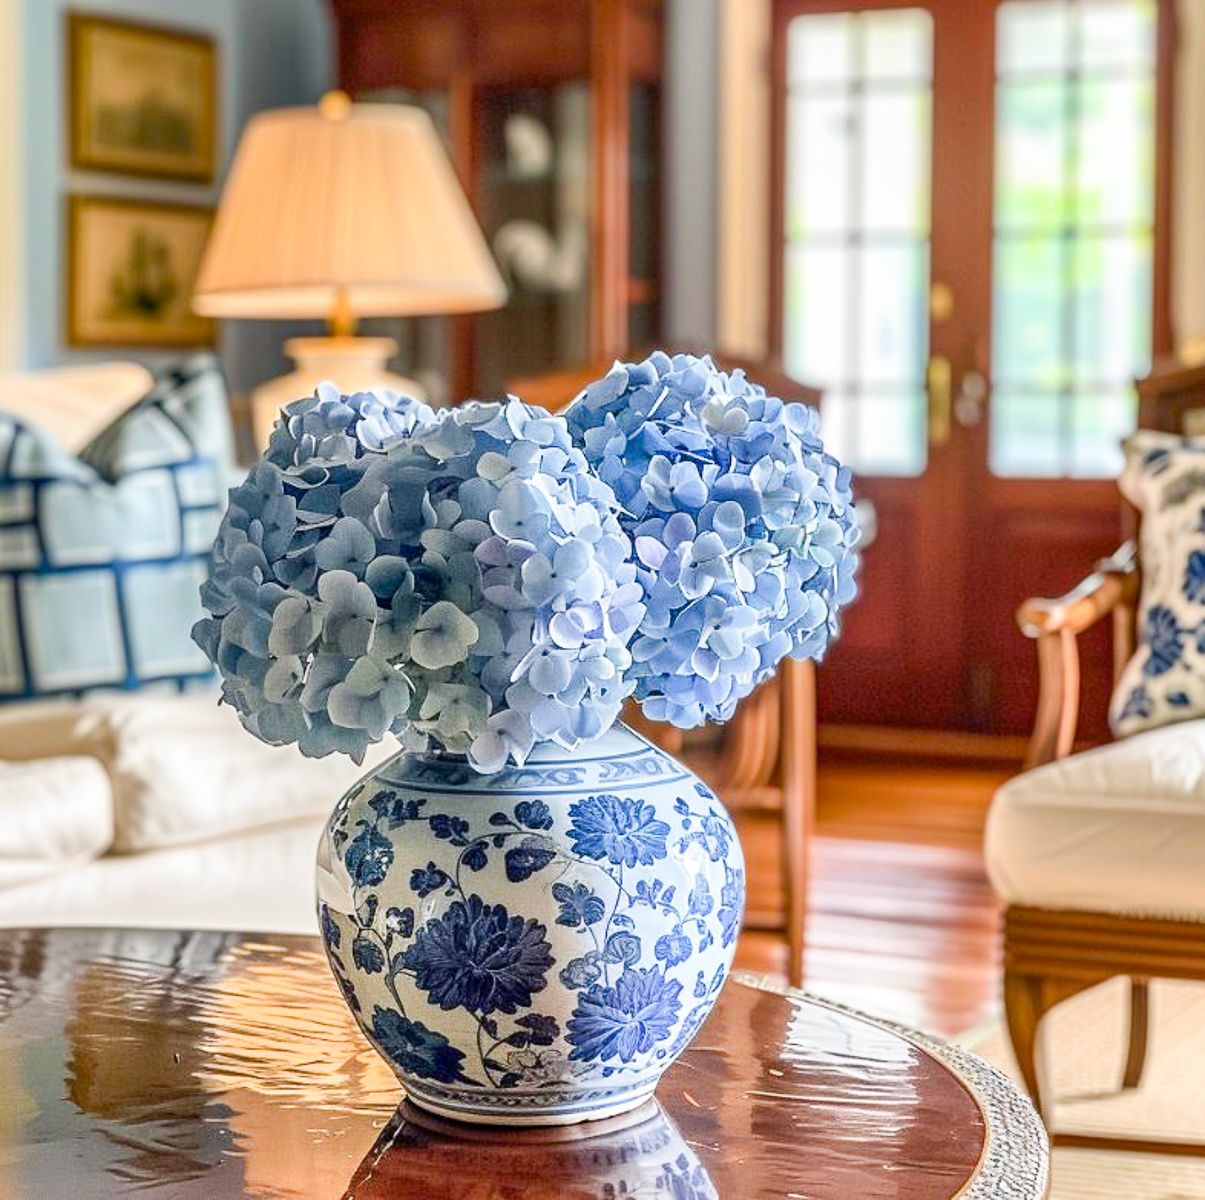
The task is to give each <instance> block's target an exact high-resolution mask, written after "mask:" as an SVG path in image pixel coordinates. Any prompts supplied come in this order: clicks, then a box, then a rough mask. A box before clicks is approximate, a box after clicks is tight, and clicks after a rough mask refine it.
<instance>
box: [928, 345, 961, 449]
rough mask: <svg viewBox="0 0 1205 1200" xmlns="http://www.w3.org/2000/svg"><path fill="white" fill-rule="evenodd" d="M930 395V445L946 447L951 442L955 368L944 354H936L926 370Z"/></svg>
mask: <svg viewBox="0 0 1205 1200" xmlns="http://www.w3.org/2000/svg"><path fill="white" fill-rule="evenodd" d="M925 387H926V389H927V390H928V393H929V414H928V416H929V421H928V424H929V445H931V446H944V445H945V444H946V442H948V441H949V440H950V411H951V407H952V404H953V394H954V368H953V367H952V366H951V365H950V360H949V359H948V358H946V356H945V355H944V354H934V355H933V357H932V358H930V359H929V366H928V368H927V369H926V370H925Z"/></svg>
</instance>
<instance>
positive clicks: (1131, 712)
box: [1121, 686, 1155, 721]
mask: <svg viewBox="0 0 1205 1200" xmlns="http://www.w3.org/2000/svg"><path fill="white" fill-rule="evenodd" d="M1154 711H1155V704H1154V701H1152V700H1151V697H1150V695H1149V693H1148V692H1147V690H1146V688H1144V687H1142V686H1139V687H1136V688H1133V689H1132V690H1131V692H1130V694H1129V695H1128V696H1127V697H1126V702H1125V707H1124V708H1122V710H1121V719H1122V720H1123V721H1124V720H1125V719H1126V717H1149V716H1150V715H1151V714H1152V713H1153V712H1154Z"/></svg>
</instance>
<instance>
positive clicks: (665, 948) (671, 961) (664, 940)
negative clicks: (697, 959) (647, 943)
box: [653, 925, 694, 967]
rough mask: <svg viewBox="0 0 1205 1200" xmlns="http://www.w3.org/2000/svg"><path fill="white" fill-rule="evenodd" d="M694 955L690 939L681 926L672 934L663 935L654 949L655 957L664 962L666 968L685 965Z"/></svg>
mask: <svg viewBox="0 0 1205 1200" xmlns="http://www.w3.org/2000/svg"><path fill="white" fill-rule="evenodd" d="M693 953H694V947H693V946H692V945H691V942H690V938H688V937H687V936H686V934H684V933H683V932H682V927H681V926H680V925H679V926H678V928H677V929H675V930H674V931H673V932H672V933H663V934H662V935H661V936H660V937H659V938H658V939H657V944H656V945H655V946H654V947H653V956H654V957H655V958H657V959H660V960H661V961H662V962H664V963H665V965H666V967H676V966H677V965H678V964H679V963H684V962H685V961H686V960H687V959H688V958H689V957H690V956H691V955H692V954H693Z"/></svg>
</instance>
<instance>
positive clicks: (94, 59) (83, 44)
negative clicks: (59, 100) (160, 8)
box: [69, 13, 217, 183]
mask: <svg viewBox="0 0 1205 1200" xmlns="http://www.w3.org/2000/svg"><path fill="white" fill-rule="evenodd" d="M69 22H70V23H69V41H70V46H71V71H70V79H71V96H70V110H71V164H72V166H75V167H83V168H85V169H86V170H93V171H119V172H122V173H126V174H133V175H156V176H159V177H161V178H165V179H190V180H196V181H198V182H202V183H208V182H209V181H210V180H211V179H212V178H213V169H214V166H213V158H214V144H215V140H216V124H217V113H216V100H215V94H216V88H215V76H216V73H217V51H216V49H215V47H214V43H213V40H212V39H211V38H207V37H203V36H201V35H200V34H191V33H178V32H175V31H173V30H170V29H160V28H158V27H156V26H153V25H134V24H129V23H127V22H124V21H111V20H109V19H107V18H101V17H92V16H84V15H82V14H80V13H73V14H72V15H71V17H70V18H69Z"/></svg>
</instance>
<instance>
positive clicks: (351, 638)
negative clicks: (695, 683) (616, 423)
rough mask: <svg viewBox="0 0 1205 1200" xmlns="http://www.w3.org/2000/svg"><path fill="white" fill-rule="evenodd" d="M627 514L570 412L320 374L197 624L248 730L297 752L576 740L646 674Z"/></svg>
mask: <svg viewBox="0 0 1205 1200" xmlns="http://www.w3.org/2000/svg"><path fill="white" fill-rule="evenodd" d="M617 508H618V504H617V501H616V498H615V496H614V493H613V492H612V490H611V489H610V487H608V486H607V485H606V484H605V483H603V482H602V481H601V480H600V479H598V478H597V476H596V475H595V474H594V473H593V472H592V471H591V470H590V469H589V467H588V465H587V463H586V459H585V456H584V455H583V453H582V452H581V451H580V450H579V449H577V448H576V447H575V446H574V445H573V442H572V440H571V438H570V436H569V432H568V428H567V426H566V424H565V421H564V419H563V418H561V417H552V416H549V415H548V413H546V412H545V411H544V410H542V409H537V408H530V407H528V406H527V405H525V404H522V403H521V402H520V401H518V400H516V399H514V398H513V397H512V398H509V399H508V400H506V401H504V402H500V403H477V402H474V403H470V404H466V405H464V406H462V407H460V408H456V409H444V410H441V411H439V412H438V413H437V412H435V411H433V410H432V409H430V408H429V407H427V406H426V405H425V404H420V403H418V402H416V401H414V400H410V399H406V398H403V397H400V396H397V395H395V394H393V393H388V392H374V393H359V394H356V395H352V396H346V395H341V394H340V393H339V392H338V390H337V389H335V388H333V387H332V386H331V385H329V384H323V385H321V386H320V387H319V388H318V390H317V392H316V393H315V394H314V396H312V397H309V398H307V399H305V400H300V401H298V402H296V403H294V404H291V405H289V406H288V407H286V408H285V410H284V411H283V412H282V414H281V419H280V421H279V423H278V424H277V426H276V429H275V430H274V432H273V434H272V437H271V441H270V443H269V446H268V450H267V452H266V453H265V455H264V457H263V460H262V461H261V462H259V463H258V464H257V465H256V466H255V468H254V469H253V470H252V471H251V473H250V475H249V476H248V477H247V480H246V481H245V482H244V483H243V484H242V485H241V486H240V487H238V488H235V489H234V490H233V491H232V492H231V495H230V503H229V507H228V510H227V513H226V516H225V519H224V521H223V523H222V527H221V530H220V532H219V534H218V538H217V541H216V543H215V546H214V552H213V558H212V563H211V569H210V575H209V578H208V580H207V581H206V583H205V585H204V587H203V589H202V600H203V602H204V605H205V608H206V609H207V610H208V612H209V614H210V615H209V617H207V618H205V619H203V620H202V621H200V622H199V623H198V624H197V625H196V627H195V628H194V631H193V636H194V638H195V640H196V641H197V642H198V644H199V645H200V646H201V647H202V648H203V649H204V650H205V652H206V653H207V654H208V655H209V657H210V658H211V659H212V660H213V661H214V662H215V663H216V664H217V665H218V668H219V670H220V672H221V674H222V678H223V696H224V699H225V700H226V701H227V702H228V703H230V704H232V705H233V706H234V707H235V708H236V709H237V710H238V712H239V714H240V717H241V719H242V721H243V723H244V725H246V727H247V728H248V729H250V730H251V732H253V733H255V734H256V735H257V736H258V737H260V738H262V739H263V740H264V741H267V742H271V743H273V744H278V745H279V744H285V743H290V742H295V743H297V744H298V745H299V746H300V748H301V750H302V753H304V754H307V755H314V756H318V755H325V754H329V753H332V752H342V753H346V754H349V755H351V756H352V757H353V758H355V759H357V761H359V760H361V759H362V758H363V755H364V753H365V750H366V749H367V747H368V745H369V744H370V743H373V742H377V741H379V740H381V739H382V738H383V737H385V735H386V734H389V733H392V734H394V735H396V736H398V737H399V738H402V739H403V741H404V743H405V744H407V745H410V746H412V747H415V748H419V747H422V746H425V745H428V744H434V745H436V746H438V747H441V748H443V749H444V750H447V751H449V752H453V753H461V754H466V755H467V756H468V758H469V761H470V762H471V763H472V765H473V766H474V767H476V768H477V769H478V770H480V771H482V772H487V773H488V772H493V771H497V770H499V769H500V768H501V767H502V766H503V765H504V764H505V763H506V762H507V761H508V760H511V761H514V762H517V763H521V762H523V760H524V758H525V757H526V755H527V754H528V753H529V752H530V750H531V748H532V746H533V744H534V743H535V742H537V741H554V742H557V743H558V744H560V745H562V746H564V747H566V748H567V749H574V748H576V746H577V745H578V744H579V743H580V742H582V741H583V740H586V739H589V738H593V737H596V736H597V735H598V734H600V733H602V732H603V731H604V730H606V729H607V728H609V727H610V725H611V724H612V723H613V721H614V720H615V718H616V717H617V716H618V714H619V709H620V705H621V704H622V702H623V700H624V698H625V697H626V696H627V695H629V694H630V692H631V691H632V688H633V686H634V682H633V681H631V680H629V679H628V678H627V674H628V670H629V668H630V666H631V656H630V653H629V651H628V644H629V642H630V641H631V640H632V638H633V636H634V634H635V631H636V629H637V627H638V626H639V625H640V622H641V621H642V620H643V618H644V615H645V609H644V594H643V590H642V588H641V586H640V584H639V583H638V582H637V577H636V564H635V561H634V557H633V552H632V543H631V539H630V537H629V536H628V535H627V534H626V533H625V532H624V531H623V529H622V528H621V526H620V524H619V521H618V519H617V515H616V512H617Z"/></svg>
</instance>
